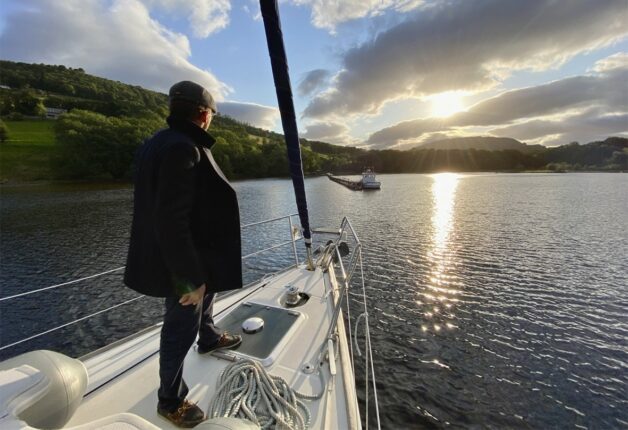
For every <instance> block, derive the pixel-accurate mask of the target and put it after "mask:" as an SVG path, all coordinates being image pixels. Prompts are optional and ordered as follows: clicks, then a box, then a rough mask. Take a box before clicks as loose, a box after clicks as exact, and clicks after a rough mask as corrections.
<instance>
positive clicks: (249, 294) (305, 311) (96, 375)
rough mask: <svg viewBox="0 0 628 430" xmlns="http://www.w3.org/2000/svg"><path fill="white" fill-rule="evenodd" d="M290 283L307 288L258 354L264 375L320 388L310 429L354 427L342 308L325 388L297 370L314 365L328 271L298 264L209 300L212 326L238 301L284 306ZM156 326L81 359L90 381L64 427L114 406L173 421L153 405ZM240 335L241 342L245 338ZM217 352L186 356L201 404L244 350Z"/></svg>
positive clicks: (193, 396)
mask: <svg viewBox="0 0 628 430" xmlns="http://www.w3.org/2000/svg"><path fill="white" fill-rule="evenodd" d="M331 272H333V269H331ZM290 285H292V286H296V287H298V288H299V290H300V291H302V292H305V293H307V294H309V295H310V298H309V300H308V301H307V302H306V303H305V304H303V305H302V306H299V307H295V308H292V309H291V311H296V312H298V315H295V318H297V321H296V322H295V323H294V324H292V326H291V327H290V328H289V329H288V330H287V332H286V333H285V335H284V336H283V338H281V339H278V340H277V345H276V346H275V348H274V349H273V351H272V352H271V354H270V356H269V358H267V359H265V360H260V361H261V362H262V363H263V364H265V365H266V367H265V368H266V370H267V371H268V372H269V373H270V374H272V375H275V376H280V377H282V378H284V379H285V380H286V381H287V383H288V384H289V385H290V386H291V387H292V388H293V389H295V390H297V391H299V392H301V393H304V394H317V393H319V392H321V390H323V389H324V390H325V393H324V394H323V396H322V398H321V399H319V400H315V401H306V402H305V403H306V405H307V406H308V408H309V409H310V413H311V416H312V419H311V423H310V427H309V428H312V429H328V428H329V429H332V428H338V429H340V428H342V429H345V428H346V429H355V428H360V422H359V421H360V420H359V412H358V411H357V406H356V405H357V400H356V397H355V388H354V387H355V383H354V380H353V373H352V372H351V359H350V356H349V352H348V348H347V343H346V341H345V339H346V337H345V331H344V325H343V319H342V315H341V316H340V318H339V321H338V332H339V338H340V339H342V341H338V342H336V343H335V347H334V348H335V351H336V355H337V356H338V357H339V358H338V359H337V360H336V368H337V375H336V377H335V378H333V379H332V377H331V375H330V366H329V363H327V361H325V363H324V364H323V366H322V368H321V369H322V370H321V371H322V372H323V374H324V376H325V381H326V386H325V387H322V386H321V380H320V377H319V376H318V374H317V373H316V372H315V373H311V374H306V373H305V372H303V371H302V369H303V366H304V365H305V364H306V363H313V364H314V361H315V360H316V357H317V356H318V353H319V349H320V347H321V346H322V345H323V343H324V342H326V335H327V331H328V327H329V325H330V323H331V318H332V315H333V306H334V301H335V298H334V296H335V295H336V293H335V292H336V290H337V285H336V282H335V278H334V276H333V275H332V276H330V275H329V273H323V272H321V270H320V269H317V270H315V271H307V270H305V268H303V267H299V268H295V269H292V270H290V271H287V272H285V273H282V274H279V275H276V276H274V277H273V278H271V279H268V280H266V281H264V282H262V283H260V284H257V285H255V286H253V287H250V288H247V289H244V290H241V291H238V292H237V293H235V294H231V295H229V296H227V297H226V298H223V299H220V300H218V301H217V302H216V304H215V321H216V325H217V326H218V327H220V323H221V320H222V319H223V318H225V317H226V316H227V315H229V314H230V313H231V312H233V310H234V309H237V307H238V306H240V305H241V303H244V302H249V303H256V304H259V305H263V306H269V307H272V308H282V309H285V308H283V307H282V305H281V303H282V300H281V299H282V297H284V294H285V292H286V290H287V286H290ZM271 329H272V327H270V326H266V327H264V330H271ZM159 331H160V327H159V326H156V327H154V328H152V329H150V330H147V331H145V332H143V333H141V334H138V335H137V336H135V337H134V338H133V339H130V340H128V341H125V342H118V343H117V344H114V345H112V346H111V347H109V348H107V349H106V350H103V351H99V352H97V353H93V354H90V355H89V356H87V357H85V358H84V359H83V360H84V363H85V365H86V367H87V369H88V372H89V375H90V382H89V385H88V388H87V395H86V396H85V397H84V399H83V402H82V404H81V406H80V407H79V409H78V410H77V412H76V413H75V415H74V416H73V418H72V419H71V421H70V422H69V423H68V424H67V426H68V427H71V426H75V425H79V424H83V423H86V422H89V421H93V420H95V419H98V418H101V417H105V416H108V415H112V414H117V413H120V412H131V413H134V414H136V415H139V416H141V417H142V418H144V419H146V420H148V421H150V422H151V423H153V424H154V425H156V426H158V427H160V428H164V429H169V428H175V427H174V426H172V425H171V424H170V423H168V422H167V421H165V420H164V419H163V418H161V416H159V415H158V414H157V411H156V405H157V388H158V386H159V376H158V374H159V373H158V371H159V354H158V351H159V336H160V332H159ZM246 336H255V335H246ZM246 336H245V338H244V341H243V345H244V343H245V342H247V338H246ZM221 355H222V357H218V356H215V355H200V354H198V353H197V352H196V348H195V347H193V348H192V349H191V350H190V352H189V353H188V355H187V357H186V359H185V365H184V379H185V380H186V382H187V384H188V386H189V388H190V393H189V395H188V398H189V399H190V400H191V401H193V402H196V403H197V404H198V405H199V406H200V407H201V408H202V409H203V410H204V411H207V409H208V405H209V403H210V401H211V400H212V398H213V395H214V391H215V388H216V382H217V380H218V378H219V375H220V373H221V372H222V370H223V369H224V368H225V367H226V366H227V365H228V364H230V363H231V362H232V361H233V360H235V359H236V357H243V356H244V355H243V354H242V353H241V352H238V351H237V350H236V351H235V352H231V351H225V352H224V353H223V354H221ZM244 357H245V356H244Z"/></svg>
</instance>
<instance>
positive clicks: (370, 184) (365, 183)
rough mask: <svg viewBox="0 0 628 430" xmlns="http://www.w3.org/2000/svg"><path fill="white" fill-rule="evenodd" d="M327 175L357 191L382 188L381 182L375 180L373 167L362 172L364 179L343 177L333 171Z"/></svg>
mask: <svg viewBox="0 0 628 430" xmlns="http://www.w3.org/2000/svg"><path fill="white" fill-rule="evenodd" d="M327 177H328V178H329V179H330V180H332V181H334V182H337V183H339V184H341V185H344V186H345V187H347V188H349V189H351V190H355V191H360V190H379V189H380V188H381V182H378V181H377V180H375V172H374V171H373V170H371V169H366V170H365V171H364V172H362V179H360V180H359V181H354V180H351V179H348V178H343V177H342V176H334V175H332V174H331V173H328V174H327Z"/></svg>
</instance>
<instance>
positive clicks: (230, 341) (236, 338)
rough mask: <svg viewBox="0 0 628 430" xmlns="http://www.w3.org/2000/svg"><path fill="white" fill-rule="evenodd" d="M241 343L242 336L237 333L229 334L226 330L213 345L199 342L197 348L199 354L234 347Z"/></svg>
mask: <svg viewBox="0 0 628 430" xmlns="http://www.w3.org/2000/svg"><path fill="white" fill-rule="evenodd" d="M241 343H242V336H240V335H239V334H235V335H234V334H229V333H227V332H224V333H223V334H222V336H220V339H218V342H216V343H215V344H214V345H212V346H205V345H201V344H200V343H199V344H198V349H197V350H198V353H199V354H208V353H210V352H213V351H217V350H219V349H231V348H235V347H236V346H238V345H240V344H241Z"/></svg>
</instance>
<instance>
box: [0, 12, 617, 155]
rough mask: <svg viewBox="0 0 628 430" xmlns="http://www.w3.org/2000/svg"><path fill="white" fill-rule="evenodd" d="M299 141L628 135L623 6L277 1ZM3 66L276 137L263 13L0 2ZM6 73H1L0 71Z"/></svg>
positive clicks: (386, 143)
mask: <svg viewBox="0 0 628 430" xmlns="http://www.w3.org/2000/svg"><path fill="white" fill-rule="evenodd" d="M279 7H280V14H281V21H282V28H283V33H284V42H285V45H286V50H287V54H288V63H289V67H290V75H291V81H292V87H293V92H294V100H295V106H296V110H297V114H298V118H297V120H298V125H299V131H300V135H301V136H302V137H306V138H308V139H312V140H321V141H325V142H330V143H334V144H340V145H351V146H360V147H364V148H370V149H400V150H404V149H410V148H412V147H416V146H418V145H420V144H422V143H427V142H431V141H434V140H439V139H443V138H449V137H461V136H477V135H483V136H503V137H512V138H515V139H518V140H520V141H522V142H525V143H528V144H542V145H545V146H556V145H562V144H566V143H569V142H572V141H578V142H580V143H587V142H590V141H594V140H601V139H604V138H606V137H608V136H625V137H628V0H591V1H588V0H525V1H524V0H398V1H393V0H281V1H280V2H279ZM0 58H2V59H5V60H12V61H23V62H30V63H44V64H63V65H66V66H70V67H81V68H83V69H84V70H85V71H86V72H87V73H90V74H93V75H96V76H101V77H105V78H109V79H114V80H119V81H121V82H125V83H129V84H134V85H141V86H143V87H145V88H149V89H152V90H156V91H160V92H164V93H167V91H168V88H169V87H170V86H171V85H172V84H173V83H175V82H178V81H181V80H193V81H196V82H199V83H200V84H202V85H204V86H205V87H206V88H207V89H209V90H210V91H211V92H212V94H213V95H214V97H215V98H216V99H217V100H218V102H219V103H218V109H219V111H220V112H222V113H224V114H227V115H229V116H232V117H234V118H236V119H239V120H241V121H244V122H247V123H249V124H252V125H255V126H258V127H262V128H265V129H271V130H275V131H281V123H280V120H279V112H278V110H277V108H276V106H277V100H276V95H275V89H274V86H273V80H272V73H271V69H270V61H269V57H268V51H267V47H266V40H265V36H264V28H263V22H262V20H261V16H260V12H259V3H258V2H257V1H252V0H234V1H229V0H62V1H59V0H3V1H2V7H0ZM0 73H1V71H0Z"/></svg>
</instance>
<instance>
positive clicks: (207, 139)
mask: <svg viewBox="0 0 628 430" xmlns="http://www.w3.org/2000/svg"><path fill="white" fill-rule="evenodd" d="M166 121H167V122H168V125H169V126H170V128H171V129H173V130H177V131H180V132H181V133H183V134H185V135H186V136H188V137H189V138H190V139H192V140H193V141H194V143H196V144H197V145H201V146H203V147H205V148H207V149H211V148H212V146H214V143H216V139H214V138H213V137H212V136H211V135H209V134H208V133H207V132H206V131H205V130H203V129H202V128H200V127H199V126H198V125H196V124H194V123H193V122H191V121H186V120H182V119H178V118H173V117H171V116H169V117H168V118H167V119H166Z"/></svg>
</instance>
